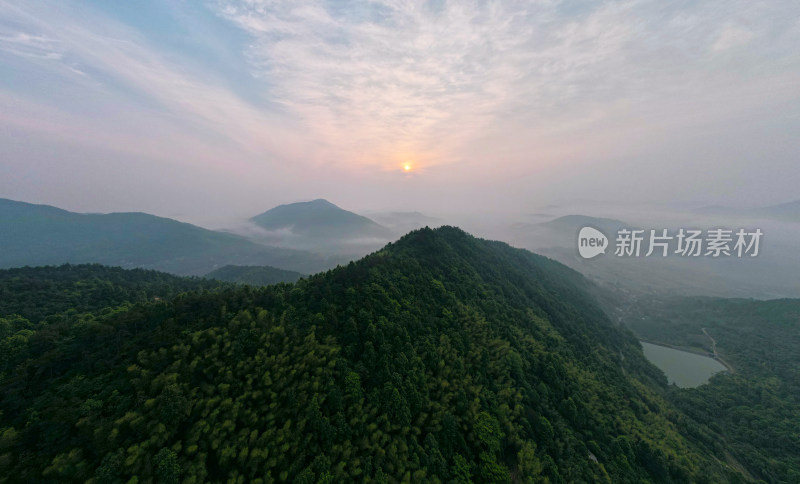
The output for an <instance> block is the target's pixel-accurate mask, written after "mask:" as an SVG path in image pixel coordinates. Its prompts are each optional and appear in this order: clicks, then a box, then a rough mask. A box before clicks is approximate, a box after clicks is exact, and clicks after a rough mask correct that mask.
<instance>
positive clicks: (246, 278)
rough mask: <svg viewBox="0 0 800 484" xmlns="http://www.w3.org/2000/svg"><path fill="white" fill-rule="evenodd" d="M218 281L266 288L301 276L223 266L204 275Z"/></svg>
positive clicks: (295, 279) (265, 269)
mask: <svg viewBox="0 0 800 484" xmlns="http://www.w3.org/2000/svg"><path fill="white" fill-rule="evenodd" d="M205 277H207V278H209V279H216V280H218V281H226V282H238V283H241V284H252V285H254V286H268V285H270V284H277V283H279V282H296V281H297V280H298V279H300V278H301V277H303V274H300V273H299V272H294V271H284V270H282V269H276V268H274V267H269V266H233V265H231V266H225V267H220V268H219V269H217V270H214V271H211V272H209V273H208V274H206V275H205Z"/></svg>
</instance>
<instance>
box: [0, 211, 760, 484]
mask: <svg viewBox="0 0 800 484" xmlns="http://www.w3.org/2000/svg"><path fill="white" fill-rule="evenodd" d="M75 269H76V268H74V267H66V268H58V269H54V268H44V269H25V270H24V271H23V272H24V273H25V277H27V278H28V282H26V283H24V284H23V283H20V282H19V281H20V278H19V277H13V276H10V275H9V274H10V272H7V273H5V274H3V275H2V277H0V285H1V286H2V290H3V291H5V292H4V293H3V294H6V293H13V294H14V296H13V297H14V301H17V302H10V303H8V304H6V305H4V306H3V311H4V312H3V313H2V314H0V317H2V318H3V324H4V326H3V328H6V329H4V333H3V335H2V336H3V339H2V345H3V346H2V349H3V355H4V357H3V361H2V362H0V365H1V366H0V387H1V389H2V397H0V398H1V399H0V411H2V414H0V482H55V481H90V482H98V483H100V482H222V481H227V482H304V483H316V482H423V481H429V482H460V483H466V482H475V483H483V482H551V483H556V482H570V483H571V482H609V483H612V482H613V483H620V482H622V483H624V482H631V483H633V482H636V483H638V482H746V481H748V480H750V476H748V475H747V474H746V473H743V472H740V471H739V468H738V467H737V466H738V464H739V463H738V462H737V461H736V457H735V456H733V455H731V454H730V453H729V452H727V450H726V448H725V445H724V443H723V442H722V440H721V439H720V436H719V435H718V433H717V432H716V431H715V430H714V429H712V428H710V427H709V426H706V425H703V424H700V423H698V421H695V420H694V419H693V418H692V417H689V416H687V414H686V413H685V412H682V411H680V410H679V409H678V408H676V407H675V405H673V404H672V403H670V401H669V400H668V397H669V390H668V389H667V386H666V380H665V378H664V376H663V374H661V373H660V371H658V370H657V369H656V368H654V367H653V366H652V365H650V364H649V363H648V362H647V361H646V360H645V359H644V356H643V355H642V352H641V349H640V347H639V344H638V342H637V340H636V339H635V337H634V336H633V334H632V333H630V332H629V331H627V330H625V329H622V328H621V327H618V326H616V325H614V324H612V323H611V322H610V321H609V319H608V318H607V317H606V316H605V315H604V313H603V312H602V311H601V310H600V309H599V307H598V306H597V304H596V303H595V301H594V299H593V298H592V297H591V296H590V295H589V290H590V289H591V288H590V285H589V283H588V282H587V281H586V280H585V279H584V278H583V277H582V276H580V275H579V274H578V273H576V272H574V271H572V270H570V269H568V268H566V267H565V266H563V265H561V264H558V263H556V262H554V261H552V260H549V259H547V258H544V257H541V256H537V255H534V254H531V253H529V252H527V251H523V250H518V249H513V248H511V247H509V246H507V245H506V244H502V243H499V242H489V241H485V240H481V239H476V238H474V237H472V236H469V235H468V234H466V233H464V232H462V231H461V230H459V229H456V228H452V227H443V228H440V229H437V230H430V229H422V230H418V231H415V232H412V233H411V234H409V235H407V236H405V237H404V238H402V239H400V240H399V241H398V242H396V243H393V244H389V245H388V246H386V247H385V248H384V249H383V250H381V251H379V252H376V253H374V254H372V255H370V256H368V257H366V258H364V259H362V260H360V261H358V262H354V263H350V264H349V265H347V266H345V267H339V268H337V269H335V270H332V271H329V272H327V273H323V274H318V275H314V276H311V277H309V278H306V279H302V280H300V281H298V282H297V283H295V284H278V285H273V286H268V287H263V288H254V287H247V286H245V287H241V286H226V285H214V283H209V282H203V281H199V280H185V279H184V280H174V281H173V282H169V281H172V279H170V278H169V276H163V275H161V274H157V273H152V272H143V271H133V272H131V271H118V270H116V269H108V268H103V267H97V266H81V267H79V268H77V270H79V271H82V273H83V274H82V275H81V276H80V277H78V278H75V277H74V276H73V275H72V273H71V271H73V270H75ZM165 277H166V278H165ZM37 279H40V280H41V283H42V284H43V285H44V286H45V289H40V288H39V287H38V286H37V284H36V280H37ZM165 282H168V285H169V286H170V287H171V288H172V289H171V290H170V291H168V292H167V293H163V292H162V293H159V291H161V289H159V288H161V287H162V284H164V283H165ZM84 284H85V285H86V288H85V289H86V292H85V294H86V295H84V292H83V291H82V289H81V288H83V287H84ZM209 284H211V285H209ZM106 286H108V287H110V288H111V289H110V290H108V291H105V290H99V289H98V288H102V287H106ZM115 287H116V288H121V289H119V290H115V289H114V288H115ZM183 291H186V292H183ZM123 292H126V293H127V294H128V296H125V295H123ZM61 293H64V295H62V296H58V297H56V298H55V299H53V297H52V296H53V295H58V294H61ZM73 293H74V294H73ZM178 293H179V294H178ZM156 294H164V296H156ZM51 299H52V300H54V301H57V302H55V303H51V302H50V300H51ZM36 301H41V303H42V309H41V310H39V309H36V304H35V302H36ZM15 304H18V305H19V306H15ZM17 308H18V310H17ZM44 313H49V314H47V315H46V316H44V317H43V315H44Z"/></svg>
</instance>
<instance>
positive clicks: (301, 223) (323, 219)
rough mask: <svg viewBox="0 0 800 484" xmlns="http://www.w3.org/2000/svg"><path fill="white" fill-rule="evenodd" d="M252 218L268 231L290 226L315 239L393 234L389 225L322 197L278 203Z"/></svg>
mask: <svg viewBox="0 0 800 484" xmlns="http://www.w3.org/2000/svg"><path fill="white" fill-rule="evenodd" d="M250 221H251V222H253V223H255V224H256V225H258V226H259V227H262V228H264V229H266V230H281V229H290V230H291V231H292V233H293V234H295V235H299V236H304V237H313V238H335V239H355V238H362V237H380V238H387V239H388V238H390V237H391V236H392V233H391V232H390V231H389V230H388V229H387V228H386V227H383V226H381V225H379V224H377V223H375V222H374V221H372V220H370V219H368V218H367V217H364V216H361V215H358V214H355V213H353V212H348V211H347V210H343V209H341V208H339V207H337V206H336V205H334V204H332V203H331V202H329V201H327V200H323V199H317V200H312V201H310V202H299V203H289V204H286V205H279V206H277V207H275V208H273V209H270V210H267V211H266V212H264V213H262V214H260V215H256V216H255V217H253V218H251V219H250Z"/></svg>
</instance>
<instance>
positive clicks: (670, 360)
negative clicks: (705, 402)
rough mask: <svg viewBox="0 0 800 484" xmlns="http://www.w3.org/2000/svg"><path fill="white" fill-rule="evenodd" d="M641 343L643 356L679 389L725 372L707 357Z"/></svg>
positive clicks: (721, 365) (694, 385)
mask: <svg viewBox="0 0 800 484" xmlns="http://www.w3.org/2000/svg"><path fill="white" fill-rule="evenodd" d="M641 343H642V349H643V350H644V355H645V356H646V357H647V359H648V360H650V362H651V363H653V364H654V365H656V366H657V367H659V368H660V369H661V371H663V372H664V374H665V375H667V379H668V380H669V382H670V383H675V384H676V385H678V386H679V387H681V388H694V387H697V386H700V385H702V384H703V383H707V382H708V379H709V378H711V376H712V375H714V374H715V373H719V372H720V371H725V365H723V364H722V363H720V362H719V361H717V360H715V359H714V358H709V357H708V356H702V355H697V354H694V353H689V352H688V351H681V350H676V349H673V348H667V347H666V346H658V345H654V344H651V343H645V342H644V341H642V342H641Z"/></svg>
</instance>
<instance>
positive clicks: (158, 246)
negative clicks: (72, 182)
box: [0, 199, 335, 275]
mask: <svg viewBox="0 0 800 484" xmlns="http://www.w3.org/2000/svg"><path fill="white" fill-rule="evenodd" d="M0 248H2V250H0V268H4V267H15V266H23V265H30V266H35V265H46V264H64V263H86V262H94V263H101V264H107V265H117V266H121V267H126V268H133V267H145V268H151V269H159V270H163V271H167V272H172V273H176V274H184V275H188V274H194V275H200V274H205V273H207V272H209V271H210V270H213V269H215V268H217V267H220V266H223V265H226V264H252V265H271V266H275V267H279V268H283V269H292V270H298V271H302V272H315V271H319V270H323V269H326V268H329V267H331V266H332V265H335V264H333V263H331V262H329V261H328V260H327V259H325V258H323V257H321V256H316V255H314V254H310V253H307V252H302V251H293V250H289V249H283V248H274V247H266V246H262V245H259V244H256V243H253V242H251V241H249V240H246V239H244V238H242V237H239V236H237V235H233V234H227V233H222V232H215V231H212V230H206V229H203V228H200V227H197V226H194V225H191V224H187V223H182V222H178V221H176V220H172V219H168V218H162V217H156V216H154V215H149V214H145V213H111V214H79V213H73V212H68V211H66V210H61V209H59V208H55V207H50V206H46V205H34V204H29V203H24V202H16V201H12V200H6V199H0Z"/></svg>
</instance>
